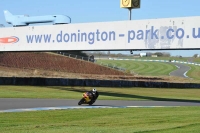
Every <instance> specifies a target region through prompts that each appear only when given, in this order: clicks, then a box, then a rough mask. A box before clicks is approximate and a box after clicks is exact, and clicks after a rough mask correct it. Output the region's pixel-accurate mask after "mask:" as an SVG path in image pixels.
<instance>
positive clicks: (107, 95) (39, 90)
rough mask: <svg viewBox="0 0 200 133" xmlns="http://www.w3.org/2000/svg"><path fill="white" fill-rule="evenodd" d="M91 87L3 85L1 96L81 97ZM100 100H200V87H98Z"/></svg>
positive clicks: (0, 90)
mask: <svg viewBox="0 0 200 133" xmlns="http://www.w3.org/2000/svg"><path fill="white" fill-rule="evenodd" d="M91 89H92V88H91V87H69V86H68V87H65V86H45V87H40V86H1V87H0V98H48V99H49V98H50V99H80V98H81V96H82V93H83V92H84V91H88V90H91ZM96 89H97V90H98V91H99V93H100V96H99V98H98V99H99V100H159V101H161V100H162V101H197V102H200V97H199V94H200V89H173V88H166V89H165V88H137V87H132V88H122V87H120V88H108V87H96Z"/></svg>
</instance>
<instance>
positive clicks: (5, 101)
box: [0, 63, 200, 112]
mask: <svg viewBox="0 0 200 133" xmlns="http://www.w3.org/2000/svg"><path fill="white" fill-rule="evenodd" d="M174 65H175V66H176V67H177V68H178V69H177V70H175V71H173V72H171V73H170V74H169V75H171V76H178V77H184V78H188V77H187V76H186V73H187V72H188V71H189V70H190V67H188V66H186V65H183V64H179V63H174ZM79 100H80V99H78V100H58V99H15V98H0V112H18V111H27V110H28V109H32V110H34V109H35V110H50V109H69V108H70V109H73V108H84V107H87V108H88V107H89V108H94V107H98V108H100V107H111V108H112V107H177V106H200V101H180V100H179V101H120V100H97V101H96V102H95V103H94V104H93V105H92V106H89V105H81V106H79V105H78V102H79ZM29 111H30V110H29Z"/></svg>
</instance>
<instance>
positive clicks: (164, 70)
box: [97, 60, 177, 76]
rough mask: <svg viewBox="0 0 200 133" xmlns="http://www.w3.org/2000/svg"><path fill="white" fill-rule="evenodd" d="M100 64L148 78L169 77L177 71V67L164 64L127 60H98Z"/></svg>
mask: <svg viewBox="0 0 200 133" xmlns="http://www.w3.org/2000/svg"><path fill="white" fill-rule="evenodd" d="M97 63H98V64H101V63H103V64H110V65H112V66H114V65H115V66H118V67H121V68H125V69H126V70H130V71H133V72H134V73H137V74H139V75H146V76H168V75H169V73H170V72H172V71H174V70H176V69H177V68H176V66H175V65H173V64H170V63H162V62H143V61H126V60H98V61H97Z"/></svg>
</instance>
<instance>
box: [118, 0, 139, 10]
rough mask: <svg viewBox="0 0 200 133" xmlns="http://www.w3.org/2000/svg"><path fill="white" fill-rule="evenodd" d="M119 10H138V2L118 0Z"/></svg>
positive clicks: (136, 0)
mask: <svg viewBox="0 0 200 133" xmlns="http://www.w3.org/2000/svg"><path fill="white" fill-rule="evenodd" d="M120 7H121V8H140V0H120Z"/></svg>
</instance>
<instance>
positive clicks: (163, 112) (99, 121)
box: [0, 107, 200, 133]
mask: <svg viewBox="0 0 200 133" xmlns="http://www.w3.org/2000/svg"><path fill="white" fill-rule="evenodd" d="M0 130H1V132H3V133H94V132H95V133H147V132H148V133H199V131H200V107H177V108H176V107H174V108H172V107H170V108H126V109H77V110H76V109H75V110H60V111H38V112H23V113H0Z"/></svg>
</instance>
